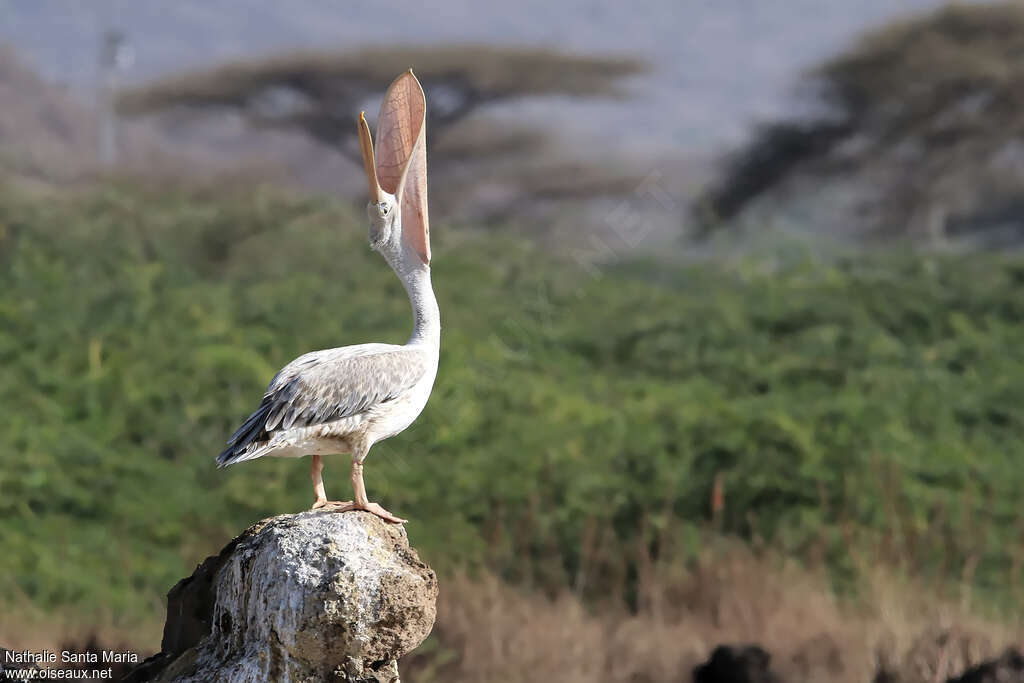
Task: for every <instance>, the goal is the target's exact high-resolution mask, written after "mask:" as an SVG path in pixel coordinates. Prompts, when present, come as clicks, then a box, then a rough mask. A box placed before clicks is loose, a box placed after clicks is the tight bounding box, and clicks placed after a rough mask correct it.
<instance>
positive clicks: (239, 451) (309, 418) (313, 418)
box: [217, 345, 430, 466]
mask: <svg viewBox="0 0 1024 683" xmlns="http://www.w3.org/2000/svg"><path fill="white" fill-rule="evenodd" d="M381 347H383V348H381ZM429 362H430V359H429V355H428V354H427V353H426V352H424V351H421V350H419V349H415V348H407V347H401V346H384V345H372V346H371V347H370V348H362V349H360V348H358V347H357V348H351V347H350V348H341V349H328V350H326V351H316V352H314V353H308V354H306V355H304V356H300V357H299V358H297V359H295V360H294V361H292V362H291V363H289V364H288V365H286V366H285V367H284V368H283V369H282V370H281V371H280V372H279V373H277V376H276V377H274V379H273V380H271V382H270V386H269V387H267V392H266V394H265V395H264V396H263V401H262V402H261V403H260V406H259V408H257V409H256V412H254V413H253V414H252V415H250V416H249V418H248V419H247V420H246V421H245V423H244V424H243V425H242V426H241V427H239V428H238V431H236V432H235V433H234V435H233V436H232V437H231V438H230V439H229V440H228V447H227V448H226V449H224V451H223V452H222V453H221V454H220V455H218V456H217V464H218V465H221V466H225V465H230V464H233V463H235V462H240V461H242V460H249V459H250V458H252V457H258V456H257V455H256V454H255V453H256V451H258V450H259V449H260V447H261V446H263V445H265V444H266V443H268V442H269V441H270V439H271V438H273V436H274V435H275V434H277V433H278V432H282V431H287V430H289V429H297V428H301V427H313V426H316V425H319V424H326V423H328V422H333V421H335V420H340V419H342V418H346V417H351V416H353V415H358V414H360V413H364V412H367V411H369V410H371V409H373V408H374V407H375V406H378V405H380V404H382V403H386V402H388V401H392V400H394V399H395V398H397V397H399V396H401V395H402V394H403V393H404V392H405V391H407V390H408V389H410V388H412V386H413V385H415V384H416V382H417V381H418V380H419V379H420V378H421V377H423V375H424V373H425V372H426V371H427V368H428V366H429Z"/></svg>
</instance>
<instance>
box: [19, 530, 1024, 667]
mask: <svg viewBox="0 0 1024 683" xmlns="http://www.w3.org/2000/svg"><path fill="white" fill-rule="evenodd" d="M864 571H865V573H864V576H865V580H864V583H863V585H862V587H861V590H860V591H859V597H857V598H848V599H840V598H837V597H836V595H835V593H834V592H833V591H832V589H831V588H830V585H829V582H828V580H827V577H826V576H825V575H824V574H822V573H819V572H816V571H811V570H808V569H806V568H803V567H801V566H799V565H798V564H796V563H795V562H793V561H790V560H784V559H782V558H781V557H780V556H778V555H776V554H774V553H772V552H760V553H759V552H754V551H752V550H750V549H749V548H748V547H746V546H743V545H740V544H738V543H723V542H721V541H712V542H709V544H708V547H707V548H706V550H705V551H704V552H703V553H702V554H701V556H700V557H699V558H697V559H695V560H693V561H692V562H691V563H688V564H686V565H685V566H684V565H674V566H671V567H669V566H662V567H655V568H652V569H650V570H649V571H647V572H646V574H647V576H645V577H641V578H640V580H639V584H638V591H637V595H636V604H637V606H636V608H635V609H628V608H626V607H625V605H624V604H623V602H622V601H621V599H619V598H608V599H607V600H605V601H604V603H603V604H593V605H585V604H584V603H583V601H582V600H580V599H579V597H578V596H577V595H576V594H575V593H573V592H572V591H571V590H569V589H565V590H562V591H561V592H559V593H557V594H556V595H553V596H551V595H544V594H542V593H541V592H537V591H527V590H523V589H521V588H517V587H514V586H512V585H510V584H508V583H506V582H503V581H501V580H500V579H498V578H496V577H495V576H494V575H492V574H489V573H481V574H478V575H475V576H471V575H469V574H467V573H458V574H455V575H452V576H448V577H447V578H444V577H443V578H442V580H441V596H440V602H439V605H438V618H437V624H436V626H435V628H434V632H433V635H432V636H431V638H430V639H429V640H428V641H427V643H425V644H424V645H423V646H421V647H420V648H419V649H418V650H417V651H416V652H415V653H414V654H413V655H411V656H409V657H407V658H406V660H405V661H404V662H403V663H402V669H403V673H404V678H403V680H406V681H407V682H409V683H433V682H435V681H445V683H453V682H455V681H473V682H474V683H520V682H521V683H527V682H532V681H538V680H557V681H560V682H561V683H584V682H588V683H602V682H608V683H611V682H616V683H661V682H665V683H669V682H673V683H681V682H684V681H689V680H691V672H692V670H693V668H694V667H695V666H696V665H698V664H699V663H701V662H703V661H704V660H706V659H707V657H708V656H709V654H710V653H711V651H712V650H713V649H714V648H715V647H716V646H717V645H719V644H723V643H727V644H750V643H758V644H760V645H761V646H762V647H764V648H765V649H766V650H767V651H768V652H769V653H771V655H772V669H773V670H774V671H775V672H776V673H777V674H778V675H779V676H780V677H781V680H783V681H786V683H800V682H804V681H806V682H811V681H814V682H819V681H831V682H833V683H847V682H849V683H854V682H857V683H864V682H866V681H872V680H877V681H882V680H885V681H888V682H889V683H933V682H936V681H946V679H947V678H949V677H951V676H954V675H957V674H959V673H960V672H962V671H963V670H964V669H966V668H967V667H968V666H971V665H974V664H977V663H979V662H981V661H983V660H986V659H990V658H993V657H996V656H998V655H999V654H1000V653H1001V652H1003V650H1004V649H1006V648H1007V647H1009V646H1016V647H1018V648H1019V647H1022V646H1024V622H1016V623H1010V622H1006V621H1000V620H997V619H994V618H986V617H984V616H982V615H980V614H979V613H978V612H977V611H976V610H972V609H971V606H970V605H969V603H968V602H967V601H966V600H964V599H957V598H956V597H952V598H951V597H949V596H946V597H939V596H937V595H936V594H935V591H934V590H932V589H929V588H926V587H924V586H922V585H920V584H917V583H915V582H913V581H909V580H903V579H899V578H897V577H896V575H894V574H893V573H891V572H888V571H886V570H882V569H878V568H876V569H865V570H864ZM959 597H960V598H963V597H964V596H959ZM13 616H14V615H12V614H11V613H10V612H8V613H7V614H6V615H5V617H13ZM159 633H160V627H159V625H158V624H157V623H156V622H154V623H153V624H149V625H144V626H141V627H133V628H132V629H130V630H127V629H125V628H123V627H122V628H118V627H116V626H114V625H113V620H112V619H110V618H109V615H108V617H107V618H105V617H104V616H103V615H91V617H90V620H89V621H85V620H83V619H69V620H63V621H60V620H55V619H54V618H53V617H52V616H48V615H44V614H42V613H40V612H38V611H33V610H31V609H26V610H25V611H21V612H19V614H18V615H17V618H16V619H15V618H5V619H4V621H3V623H2V624H0V644H2V645H4V646H6V647H11V648H15V649H22V648H29V649H34V650H39V649H43V648H49V649H53V648H60V647H69V646H70V647H71V649H81V648H82V647H83V646H84V645H85V644H86V643H89V642H90V641H91V642H93V643H96V642H99V643H102V646H103V647H107V648H109V647H116V648H118V649H134V650H135V651H136V652H138V653H139V654H140V655H142V656H145V655H148V654H150V653H151V652H152V651H153V650H155V649H156V647H157V643H158V642H159ZM97 647H98V646H97ZM882 673H884V674H885V675H886V676H888V677H887V678H883V677H882V676H880V674H882Z"/></svg>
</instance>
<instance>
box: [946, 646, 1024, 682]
mask: <svg viewBox="0 0 1024 683" xmlns="http://www.w3.org/2000/svg"><path fill="white" fill-rule="evenodd" d="M948 683H1024V653H1021V651H1020V650H1017V649H1014V648H1010V649H1008V650H1007V651H1006V652H1004V653H1003V654H1002V656H1001V657H999V658H998V659H993V660H990V661H987V662H982V663H981V664H979V665H978V666H975V667H971V668H970V669H968V670H967V671H964V672H963V674H961V675H960V676H959V677H958V678H951V679H949V682H948Z"/></svg>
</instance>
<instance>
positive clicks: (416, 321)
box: [217, 69, 441, 524]
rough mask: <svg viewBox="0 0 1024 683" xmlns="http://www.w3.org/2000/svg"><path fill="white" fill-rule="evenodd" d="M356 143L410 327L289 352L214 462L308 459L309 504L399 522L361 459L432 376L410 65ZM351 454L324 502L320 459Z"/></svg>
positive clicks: (417, 97) (420, 398) (431, 302)
mask: <svg viewBox="0 0 1024 683" xmlns="http://www.w3.org/2000/svg"><path fill="white" fill-rule="evenodd" d="M357 125H358V126H359V142H360V147H361V150H362V156H363V166H364V170H365V171H366V179H367V182H368V184H369V188H370V201H369V204H367V207H366V213H367V215H368V216H369V219H370V229H369V238H370V247H371V248H372V249H373V250H375V251H377V252H379V253H380V254H381V256H383V257H384V260H385V261H387V263H388V265H389V266H391V269H392V270H394V271H395V274H396V275H397V276H398V279H399V280H401V281H402V284H403V285H404V286H405V291H406V293H407V294H408V295H409V301H410V303H411V304H412V314H413V331H412V336H411V337H410V338H409V341H408V342H407V343H406V344H405V345H403V346H398V345H395V344H358V345H356V346H343V347H341V348H336V349H327V350H324V351H313V352H312V353H307V354H305V355H303V356H299V357H298V358H296V359H295V360H293V361H292V362H291V363H289V364H288V365H286V366H284V368H282V369H281V371H280V372H278V373H277V375H276V376H275V377H274V379H272V380H271V381H270V386H268V387H267V391H266V393H265V394H264V395H263V401H262V402H261V403H260V405H259V408H257V409H256V412H254V413H253V414H252V415H250V416H249V419H247V420H246V421H245V422H244V423H243V424H242V426H241V427H239V428H238V431H236V432H235V433H234V435H233V436H232V437H231V439H230V440H229V441H228V444H227V448H225V449H224V451H223V452H222V453H221V454H220V455H218V456H217V464H218V466H220V467H226V466H227V465H233V464H235V463H237V462H242V461H245V460H254V459H256V458H262V457H263V456H275V457H283V458H299V457H302V456H305V455H311V456H312V470H311V476H312V479H313V492H314V495H315V501H314V502H313V509H314V510H315V509H318V508H324V507H327V506H332V507H333V508H336V509H337V511H339V512H344V511H347V510H366V511H367V512H372V513H373V514H375V515H378V516H379V517H381V518H383V519H385V520H387V521H388V522H393V523H395V524H401V523H403V522H405V521H406V520H404V519H402V518H400V517H397V516H395V515H393V514H391V513H390V512H388V511H387V510H385V509H384V508H383V507H381V506H380V505H379V504H377V503H371V502H370V501H369V499H368V498H367V497H366V486H365V485H364V484H363V461H364V460H365V459H366V455H367V453H368V452H369V450H370V448H371V447H372V446H373V444H375V443H377V442H378V441H381V440H382V439H387V438H388V437H391V436H394V435H395V434H398V433H399V432H401V431H402V430H404V429H405V428H406V427H408V426H409V425H410V424H412V422H413V421H414V420H415V419H416V418H417V417H418V416H419V414H420V412H421V411H422V410H423V407H424V406H425V405H426V403H427V398H428V397H429V396H430V391H431V388H432V387H433V385H434V377H435V375H436V374H437V359H438V351H439V348H440V342H441V315H440V312H439V310H438V307H437V299H435V298H434V290H433V288H432V287H431V283H430V230H429V224H428V220H427V154H426V98H425V97H424V95H423V88H422V87H420V84H419V81H418V80H416V76H414V75H413V73H412V70H411V69H410V70H409V71H407V72H406V73H404V74H402V75H401V76H399V77H398V78H396V79H395V80H394V82H392V83H391V85H390V86H389V87H388V90H387V92H386V93H385V95H384V101H383V102H382V103H381V107H380V116H379V118H378V120H377V149H376V158H375V155H374V146H373V139H372V138H371V137H370V127H369V126H368V125H367V123H366V116H365V112H364V113H363V114H360V116H359V122H358V124H357ZM340 453H349V454H351V456H352V472H351V474H352V488H353V491H354V493H355V500H351V501H328V500H327V496H326V494H325V492H324V481H323V476H322V473H323V456H325V455H330V454H340Z"/></svg>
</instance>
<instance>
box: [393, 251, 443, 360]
mask: <svg viewBox="0 0 1024 683" xmlns="http://www.w3.org/2000/svg"><path fill="white" fill-rule="evenodd" d="M395 271H396V272H397V274H398V277H399V279H400V280H401V281H402V285H404V286H405V291H406V292H407V293H408V294H409V303H411V304H412V318H413V328H412V336H411V337H409V343H410V344H417V343H418V344H430V345H432V346H434V347H435V348H437V347H439V346H440V344H441V311H440V310H439V309H438V307H437V299H436V298H435V297H434V288H433V287H432V286H431V284H430V268H429V266H428V267H414V268H410V269H408V270H405V269H398V268H396V269H395Z"/></svg>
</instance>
